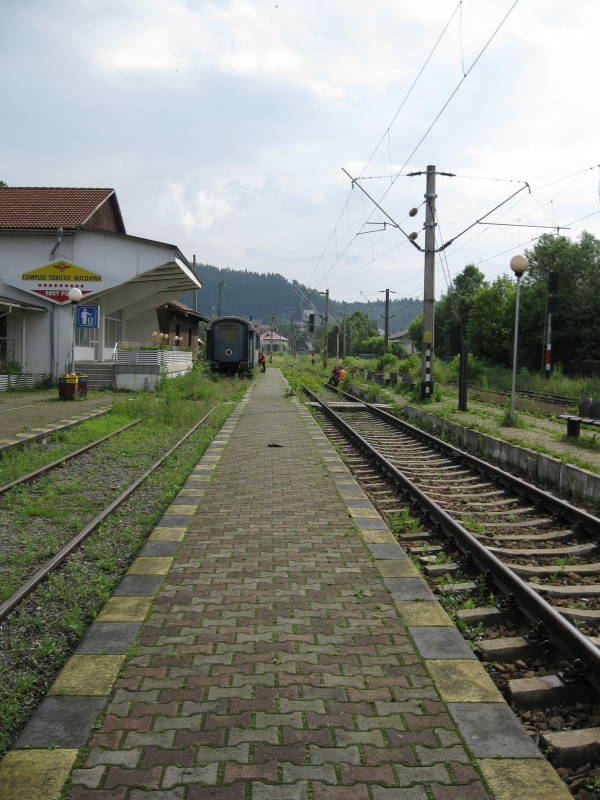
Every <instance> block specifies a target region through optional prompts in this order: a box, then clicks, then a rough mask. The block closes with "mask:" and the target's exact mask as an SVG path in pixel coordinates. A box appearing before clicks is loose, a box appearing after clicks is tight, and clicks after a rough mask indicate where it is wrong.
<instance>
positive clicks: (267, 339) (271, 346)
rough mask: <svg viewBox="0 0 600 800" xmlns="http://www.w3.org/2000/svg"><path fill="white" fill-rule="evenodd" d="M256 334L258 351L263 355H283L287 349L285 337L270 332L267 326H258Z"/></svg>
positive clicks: (272, 331)
mask: <svg viewBox="0 0 600 800" xmlns="http://www.w3.org/2000/svg"><path fill="white" fill-rule="evenodd" d="M256 333H257V334H258V336H259V339H260V349H261V350H262V351H263V352H264V353H283V352H284V351H286V350H287V349H288V340H287V339H286V338H285V336H282V335H281V334H279V333H277V332H276V331H274V330H272V329H271V328H270V327H269V326H268V325H258V327H257V328H256Z"/></svg>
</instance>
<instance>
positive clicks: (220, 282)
mask: <svg viewBox="0 0 600 800" xmlns="http://www.w3.org/2000/svg"><path fill="white" fill-rule="evenodd" d="M224 286H225V281H219V293H218V299H217V317H220V316H221V295H222V294H223V287H224Z"/></svg>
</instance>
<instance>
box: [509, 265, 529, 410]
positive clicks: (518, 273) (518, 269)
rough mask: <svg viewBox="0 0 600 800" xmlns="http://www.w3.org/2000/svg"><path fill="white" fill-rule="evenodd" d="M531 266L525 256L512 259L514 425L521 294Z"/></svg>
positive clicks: (512, 406) (512, 397)
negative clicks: (513, 274)
mask: <svg viewBox="0 0 600 800" xmlns="http://www.w3.org/2000/svg"><path fill="white" fill-rule="evenodd" d="M528 266H529V261H527V259H526V258H525V256H513V257H512V258H511V260H510V268H511V269H512V271H513V272H514V273H515V278H516V279H517V297H516V300H515V342H514V346H513V371H512V390H511V393H510V414H509V416H510V423H511V425H514V423H515V421H516V418H517V417H516V413H515V390H516V385H517V342H518V341H519V294H520V289H521V278H522V277H523V273H524V272H525V270H526V269H527V267H528Z"/></svg>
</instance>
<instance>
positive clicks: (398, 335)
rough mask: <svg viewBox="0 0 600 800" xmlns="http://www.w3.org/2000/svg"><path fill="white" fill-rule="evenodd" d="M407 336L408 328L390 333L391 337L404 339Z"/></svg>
mask: <svg viewBox="0 0 600 800" xmlns="http://www.w3.org/2000/svg"><path fill="white" fill-rule="evenodd" d="M406 336H408V328H406V329H405V330H403V331H398V333H390V339H404V338H405V337H406Z"/></svg>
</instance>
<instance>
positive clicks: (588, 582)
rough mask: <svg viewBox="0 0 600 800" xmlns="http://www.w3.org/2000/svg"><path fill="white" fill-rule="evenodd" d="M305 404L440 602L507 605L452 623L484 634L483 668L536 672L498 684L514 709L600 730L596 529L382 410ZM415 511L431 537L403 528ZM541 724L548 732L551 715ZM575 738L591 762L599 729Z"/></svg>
mask: <svg viewBox="0 0 600 800" xmlns="http://www.w3.org/2000/svg"><path fill="white" fill-rule="evenodd" d="M331 388H332V389H333V387H331ZM307 393H308V394H309V395H310V396H311V399H313V400H314V401H315V402H318V403H319V407H320V409H321V411H322V412H323V413H324V415H325V419H326V421H325V425H324V427H325V430H326V432H327V433H328V435H329V436H330V437H331V438H332V439H333V440H334V441H335V443H336V444H337V445H338V447H339V448H340V451H341V453H342V455H343V457H344V458H345V459H346V461H347V463H348V465H349V467H350V469H351V470H352V472H353V474H354V475H355V477H356V478H357V480H359V482H360V483H361V485H362V486H363V488H364V489H365V491H367V493H368V494H369V495H370V497H371V499H372V502H373V503H374V504H375V505H376V506H377V507H378V509H379V511H380V513H381V514H382V516H384V518H386V520H387V521H388V524H389V526H390V528H391V529H392V530H395V531H396V532H397V536H398V538H399V540H400V543H401V544H402V545H403V546H404V547H405V548H406V549H407V550H409V551H410V553H411V555H412V556H413V557H414V558H416V559H418V560H419V561H420V563H421V566H422V568H423V571H424V572H425V574H426V575H427V576H428V577H429V579H430V582H432V583H433V584H434V585H435V588H436V590H437V592H438V594H439V595H442V597H443V598H444V599H445V600H446V601H447V600H448V598H449V597H452V596H454V597H456V596H457V594H458V595H459V596H461V597H462V598H465V597H467V596H468V595H469V594H471V595H472V597H476V598H482V597H486V596H489V594H490V591H491V592H493V594H495V595H498V594H500V595H501V596H502V598H503V599H502V601H501V603H500V607H499V608H489V607H487V608H481V607H475V608H473V607H471V608H469V609H467V610H464V611H459V612H458V613H457V615H456V617H457V619H458V620H459V621H460V622H462V623H463V627H466V628H468V629H471V630H473V628H474V627H476V628H477V631H478V636H477V640H478V641H477V649H478V650H479V653H480V655H481V657H482V659H483V660H484V661H487V662H488V663H492V664H494V663H496V662H498V663H500V664H501V666H502V667H503V668H504V667H505V665H506V663H507V662H512V663H516V664H521V665H522V666H524V667H527V666H530V665H531V663H532V662H534V661H535V660H536V659H537V660H538V668H537V673H535V674H534V676H533V678H532V672H531V670H527V669H525V670H519V669H517V670H516V672H517V674H519V672H520V673H521V674H523V673H524V674H525V675H527V677H526V678H516V679H514V680H504V679H503V676H502V675H500V676H499V677H500V683H501V684H502V685H503V688H504V690H505V694H506V695H507V696H508V699H509V700H510V701H512V703H513V706H514V707H516V708H517V709H519V708H520V709H521V710H522V711H523V712H524V713H525V714H526V715H527V714H531V713H538V712H537V711H535V709H538V708H541V709H542V710H543V709H546V708H551V707H553V706H557V705H558V704H560V703H564V702H567V703H570V704H573V703H579V704H580V705H581V703H588V704H591V705H589V706H586V708H587V709H588V715H589V717H590V718H593V717H594V714H595V713H596V712H597V711H600V707H598V706H597V705H596V704H597V702H598V691H599V690H600V649H599V646H600V639H598V638H597V633H598V627H599V626H600V551H599V549H598V541H599V536H598V535H599V533H600V520H599V519H598V518H596V517H594V516H593V515H591V514H589V513H588V512H586V511H584V510H582V509H578V508H576V507H575V506H573V505H571V504H570V503H568V502H566V501H563V500H561V499H559V498H557V497H554V496H553V495H550V494H549V493H547V492H544V491H542V490H540V489H538V488H537V487H535V486H532V485H531V484H528V483H526V482H524V481H522V480H520V479H518V478H515V477H514V476H512V475H510V474H509V473H507V472H504V471H503V470H500V469H498V468H497V467H495V466H493V465H491V464H488V463H486V462H484V461H482V460H480V459H478V458H476V457H474V456H471V455H469V454H467V453H464V452H462V451H460V450H458V449H457V448H456V447H453V446H452V445H449V444H447V443H446V442H443V441H441V440H439V439H436V438H435V437H433V436H431V435H429V434H427V433H425V432H424V431H421V430H419V429H417V428H415V427H414V426H412V425H409V424H408V423H405V422H403V421H402V420H399V419H398V418H396V417H394V416H392V415H391V414H389V413H387V412H386V411H384V410H382V409H380V408H376V407H374V406H372V405H370V404H368V403H363V401H359V403H360V405H359V406H356V409H353V408H352V405H356V401H357V400H358V398H354V397H352V396H351V395H348V394H346V393H343V392H339V394H341V395H342V396H343V397H344V399H345V400H346V401H349V402H347V403H344V404H341V405H340V404H332V402H331V400H329V401H328V400H327V398H323V397H321V398H317V396H316V395H314V394H313V393H311V392H307ZM332 405H334V406H335V405H337V408H335V407H333V408H332ZM407 499H408V501H409V503H410V505H411V506H412V507H413V508H417V509H419V513H420V515H421V516H422V518H424V519H425V520H426V524H425V526H422V525H419V524H418V523H416V522H415V520H412V521H411V520H409V519H408V518H407V515H406V501H407ZM440 533H441V534H443V536H442V538H441V539H439V538H438V539H436V534H440ZM442 540H443V541H442ZM470 605H471V606H472V605H473V602H471V603H470ZM486 629H487V630H486ZM488 630H489V633H488V632H487V631H488ZM507 633H508V634H509V635H507ZM503 662H504V663H503ZM553 670H554V671H553ZM505 671H508V673H509V674H510V673H511V670H510V669H508V670H506V669H505ZM513 672H514V671H513ZM532 680H533V683H532ZM532 709H534V711H532ZM566 713H568V712H566ZM580 716H581V715H580ZM541 717H542V722H541V724H542V727H543V725H544V724H545V722H544V720H545V718H546V715H545V712H543V711H542V712H541ZM583 724H584V725H585V722H584V723H583ZM595 724H596V725H597V724H598V723H597V722H596V723H595ZM578 734H579V738H580V739H581V737H582V735H584V738H585V735H587V736H588V739H589V741H590V742H593V746H591V747H592V750H593V748H594V747H597V746H598V744H599V743H600V730H599V729H598V728H594V730H593V731H592V732H589V733H588V732H584V734H582V731H581V728H580V729H579V731H578ZM560 735H561V736H563V733H561V734H560ZM542 738H543V737H542ZM551 740H552V738H551V737H550V739H549V740H548V741H551ZM571 749H572V748H571ZM558 750H560V752H561V753H564V752H566V751H568V750H569V745H565V747H562V748H558ZM588 750H589V747H588ZM583 752H584V753H585V752H588V751H586V750H585V749H584V751H583ZM582 757H583V758H585V755H584V756H580V758H582ZM571 758H574V756H572V754H571Z"/></svg>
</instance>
